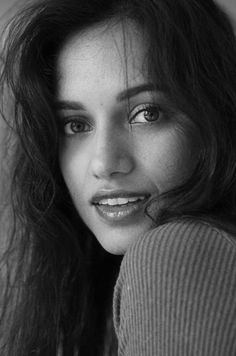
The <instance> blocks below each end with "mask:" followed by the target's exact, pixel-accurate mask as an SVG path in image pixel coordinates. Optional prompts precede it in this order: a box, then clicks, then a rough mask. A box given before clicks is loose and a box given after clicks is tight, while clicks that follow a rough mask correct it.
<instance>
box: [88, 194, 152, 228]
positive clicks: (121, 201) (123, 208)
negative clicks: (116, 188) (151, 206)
mask: <svg viewBox="0 0 236 356" xmlns="http://www.w3.org/2000/svg"><path fill="white" fill-rule="evenodd" d="M149 197H150V194H142V195H137V194H136V195H134V194H133V193H128V194H127V193H125V192H120V193H118V192H117V193H115V194H106V195H100V196H96V197H95V198H94V199H93V200H92V205H93V206H94V207H95V209H96V212H97V213H98V214H99V216H100V217H101V218H102V219H103V220H105V221H106V222H108V223H111V224H112V223H113V224H114V223H118V222H119V223H129V222H130V221H131V220H132V219H134V218H137V217H138V216H139V217H140V214H144V210H145V206H146V203H147V200H148V199H149Z"/></svg>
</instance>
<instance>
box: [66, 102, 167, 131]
mask: <svg viewBox="0 0 236 356" xmlns="http://www.w3.org/2000/svg"><path fill="white" fill-rule="evenodd" d="M141 113H144V120H143V121H142V120H141V121H137V122H135V119H137V117H138V116H139V115H140V114H141ZM150 113H158V118H157V119H154V120H148V119H147V118H145V114H150ZM163 114H164V112H163V110H162V109H161V108H160V106H159V105H157V104H141V105H137V106H136V107H135V108H134V109H133V110H131V112H130V114H129V118H128V122H129V124H130V125H145V124H149V125H151V124H153V123H156V122H158V121H160V120H161V119H162V115H163ZM76 125H80V126H81V125H83V128H82V129H80V130H75V129H74V128H73V126H76ZM62 126H63V127H62V131H63V133H64V134H65V135H66V136H73V135H75V134H80V133H86V132H89V131H92V125H91V124H89V123H88V122H86V119H81V118H79V117H77V116H75V117H68V118H66V119H65V120H64V122H63V124H62ZM85 126H87V129H84V127H85ZM67 129H68V132H67Z"/></svg>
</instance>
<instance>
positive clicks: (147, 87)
mask: <svg viewBox="0 0 236 356" xmlns="http://www.w3.org/2000/svg"><path fill="white" fill-rule="evenodd" d="M155 90H156V89H155V87H154V85H153V84H149V83H147V84H141V85H137V86H135V87H132V88H128V89H126V90H124V91H122V92H121V93H120V94H118V96H117V101H123V100H125V99H127V98H131V97H132V96H135V95H138V94H139V93H142V92H144V91H155Z"/></svg>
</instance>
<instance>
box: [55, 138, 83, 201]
mask: <svg viewBox="0 0 236 356" xmlns="http://www.w3.org/2000/svg"><path fill="white" fill-rule="evenodd" d="M59 163H60V168H61V172H62V175H63V178H64V180H65V183H66V185H67V187H68V189H69V191H70V193H71V195H72V197H75V196H78V195H80V194H81V192H82V191H83V189H84V185H85V182H86V171H87V161H86V159H85V158H84V156H83V155H81V154H80V150H78V149H76V147H73V145H71V146H64V147H63V148H61V150H60V153H59Z"/></svg>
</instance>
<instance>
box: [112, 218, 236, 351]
mask: <svg viewBox="0 0 236 356" xmlns="http://www.w3.org/2000/svg"><path fill="white" fill-rule="evenodd" d="M235 241H236V239H235V237H233V236H231V235H229V234H227V233H226V232H224V231H222V230H219V229H217V228H215V227H213V226H211V225H210V224H208V223H204V222H197V221H196V222H176V223H168V224H166V225H162V226H160V227H158V228H155V229H154V230H152V231H150V232H148V233H147V234H146V235H144V236H143V237H140V238H139V239H138V240H137V242H135V243H134V244H133V245H132V246H131V247H130V248H129V249H128V250H127V252H126V253H125V255H124V258H123V260H122V264H121V268H120V273H119V276H118V280H117V283H116V286H115V290H114V298H113V316H114V325H115V330H116V333H117V337H118V355H119V356H236V242H235Z"/></svg>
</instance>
